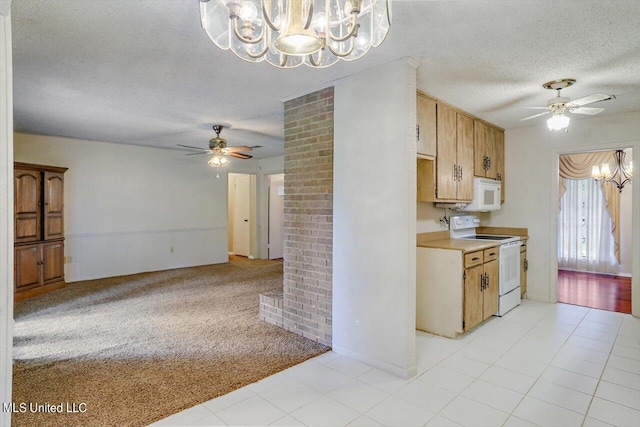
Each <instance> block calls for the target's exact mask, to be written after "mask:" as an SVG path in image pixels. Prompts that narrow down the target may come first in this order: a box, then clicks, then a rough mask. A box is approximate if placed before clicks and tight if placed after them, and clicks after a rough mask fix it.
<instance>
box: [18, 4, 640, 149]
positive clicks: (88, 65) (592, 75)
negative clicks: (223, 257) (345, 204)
mask: <svg viewBox="0 0 640 427" xmlns="http://www.w3.org/2000/svg"><path fill="white" fill-rule="evenodd" d="M12 14H13V46H14V52H13V55H14V57H13V63H14V100H15V110H14V116H15V130H16V131H19V132H28V133H39V134H48V135H59V136H68V137H75V138H82V139H90V140H100V141H113V142H119V143H129V144H140V145H152V146H157V147H166V148H173V147H175V144H187V145H196V146H202V147H205V146H206V145H207V142H208V140H209V138H211V137H212V136H213V132H212V131H211V124H213V123H227V124H231V125H232V128H231V129H229V130H226V131H224V132H223V134H222V136H223V137H225V138H226V139H227V140H228V141H229V144H230V145H241V144H248V145H262V146H263V148H261V149H258V150H255V152H254V153H255V155H256V157H259V158H264V157H270V156H274V155H278V154H282V153H283V142H282V134H283V129H282V128H283V126H282V121H283V112H282V104H281V102H280V100H281V99H283V98H286V97H289V96H292V95H297V94H301V93H304V92H305V91H309V90H312V89H315V88H317V87H319V86H321V85H322V84H324V83H326V82H330V81H332V80H335V79H337V78H340V77H343V76H346V75H349V74H353V73H356V72H359V71H362V70H364V69H366V68H370V67H372V66H375V65H379V64H384V63H387V62H391V61H393V60H396V59H398V58H402V57H413V58H415V59H417V60H418V61H419V62H420V64H421V66H420V68H419V70H418V87H419V88H421V89H423V90H425V91H427V92H429V93H430V94H432V95H434V96H436V97H438V98H441V99H443V100H445V101H447V102H448V103H450V104H453V105H456V106H458V107H460V108H462V109H464V110H466V111H469V112H471V113H473V114H475V115H477V116H479V117H482V118H484V119H486V120H488V121H490V122H493V123H495V124H497V125H499V126H502V127H504V128H507V129H508V128H513V127H519V126H531V125H535V126H544V120H545V118H537V119H533V120H532V121H527V122H520V121H519V119H520V118H522V117H525V116H527V115H529V114H531V110H524V109H521V108H518V107H520V106H543V105H546V101H547V99H549V98H550V97H552V96H553V95H554V93H552V91H548V90H545V89H543V88H542V86H541V85H542V83H544V82H546V81H548V80H553V79H559V78H566V77H570V78H575V79H577V81H578V83H577V84H576V85H575V86H573V87H571V88H568V89H567V90H566V91H563V95H564V96H569V97H571V98H573V99H575V98H579V97H582V96H585V95H588V94H590V93H593V92H604V93H611V94H615V95H616V96H617V99H616V100H613V101H607V102H603V103H601V104H600V105H594V106H599V107H600V106H601V107H606V111H605V112H604V113H601V114H602V115H604V114H617V113H623V112H629V111H640V25H638V22H639V21H640V1H637V0H633V1H624V0H617V1H609V0H596V1H588V0H575V1H573V0H553V1H543V0H532V1H525V0H495V1H494V0H475V1H451V0H449V1H397V0H395V1H394V2H393V25H392V28H391V32H390V34H389V37H388V38H387V40H386V41H385V42H384V44H383V45H382V46H381V47H380V48H377V49H374V50H372V51H371V52H369V53H368V54H367V55H366V56H365V57H364V58H363V59H361V60H358V61H355V62H352V63H344V62H340V63H338V64H336V65H334V66H333V67H330V68H328V69H324V70H316V69H309V68H307V67H300V68H297V69H291V70H281V69H276V68H274V67H272V66H270V65H268V64H266V63H260V64H249V63H246V62H244V61H242V60H240V59H239V58H237V57H235V56H234V55H233V54H231V53H230V52H224V51H221V50H219V49H217V48H216V47H215V46H213V45H212V44H211V43H210V42H209V40H208V38H207V36H206V35H205V33H204V31H202V29H201V27H200V23H199V12H198V2H197V0H189V1H186V0H136V1H131V0H100V1H95V0H55V1H52V0H14V1H13V6H12ZM371 90H375V87H372V88H371ZM383 101H384V100H381V102H383ZM581 118H582V117H575V116H574V119H581ZM372 125H373V124H372Z"/></svg>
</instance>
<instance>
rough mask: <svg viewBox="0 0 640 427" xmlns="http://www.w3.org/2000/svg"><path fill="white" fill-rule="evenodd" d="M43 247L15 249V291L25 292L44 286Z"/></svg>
mask: <svg viewBox="0 0 640 427" xmlns="http://www.w3.org/2000/svg"><path fill="white" fill-rule="evenodd" d="M41 251H42V245H39V244H38V245H28V246H18V247H16V248H15V252H14V256H15V260H14V264H15V277H14V280H15V290H16V291H25V290H27V289H31V288H37V287H38V286H41V285H42V252H41Z"/></svg>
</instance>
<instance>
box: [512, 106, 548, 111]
mask: <svg viewBox="0 0 640 427" xmlns="http://www.w3.org/2000/svg"><path fill="white" fill-rule="evenodd" d="M516 108H526V109H527V110H548V109H549V107H516Z"/></svg>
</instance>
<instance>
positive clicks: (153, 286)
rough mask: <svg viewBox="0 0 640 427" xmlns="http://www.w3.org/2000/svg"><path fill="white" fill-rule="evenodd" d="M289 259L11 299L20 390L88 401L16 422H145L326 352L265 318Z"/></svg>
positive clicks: (40, 398)
mask: <svg viewBox="0 0 640 427" xmlns="http://www.w3.org/2000/svg"><path fill="white" fill-rule="evenodd" d="M281 286H282V263H281V262H278V261H263V260H254V261H239V262H232V263H228V264H220V265H212V266H204V267H192V268H184V269H178V270H169V271H163V272H157V273H144V274H137V275H133V276H124V277H116V278H109V279H101V280H94V281H88V282H79V283H73V284H70V285H68V286H67V288H65V289H62V290H60V291H56V292H53V293H51V294H48V295H46V296H42V297H36V298H34V299H30V300H25V301H22V302H19V303H17V305H16V309H15V319H16V324H15V338H14V360H15V363H14V370H13V372H14V374H13V400H14V402H16V403H21V402H25V403H27V404H28V403H29V402H33V403H39V404H44V403H49V404H59V403H64V404H66V403H69V404H73V403H75V404H76V405H78V404H80V403H86V408H87V411H86V413H84V414H52V413H35V414H34V413H29V412H27V413H19V414H15V415H14V416H13V423H12V424H13V425H14V426H143V425H147V424H149V423H151V422H153V421H157V420H159V419H161V418H164V417H166V416H168V415H171V414H173V413H176V412H179V411H181V410H183V409H186V408H189V407H192V406H194V405H196V404H198V403H202V402H204V401H207V400H209V399H212V398H214V397H217V396H220V395H222V394H225V393H228V392H230V391H232V390H234V389H237V388H239V387H242V386H244V385H247V384H250V383H252V382H255V381H258V380H260V379H261V378H264V377H266V376H268V375H270V374H273V373H275V372H278V371H281V370H283V369H285V368H287V367H289V366H292V365H295V364H297V363H300V362H302V361H304V360H306V359H308V358H310V357H313V356H315V355H318V354H320V353H323V352H324V351H327V350H328V348H327V347H325V346H323V345H320V344H317V343H314V342H311V341H309V340H307V339H304V338H302V337H299V336H298V335H295V334H292V333H289V332H286V331H284V330H283V329H280V328H277V327H275V326H272V325H270V324H267V323H265V322H262V321H260V320H258V305H259V300H258V295H259V294H260V293H261V292H264V291H266V290H269V289H274V288H278V287H281Z"/></svg>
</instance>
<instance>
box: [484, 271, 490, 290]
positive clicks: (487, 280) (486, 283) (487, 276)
mask: <svg viewBox="0 0 640 427" xmlns="http://www.w3.org/2000/svg"><path fill="white" fill-rule="evenodd" d="M484 275H485V277H486V279H485V288H488V287H489V275H488V274H487V273H484Z"/></svg>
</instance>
